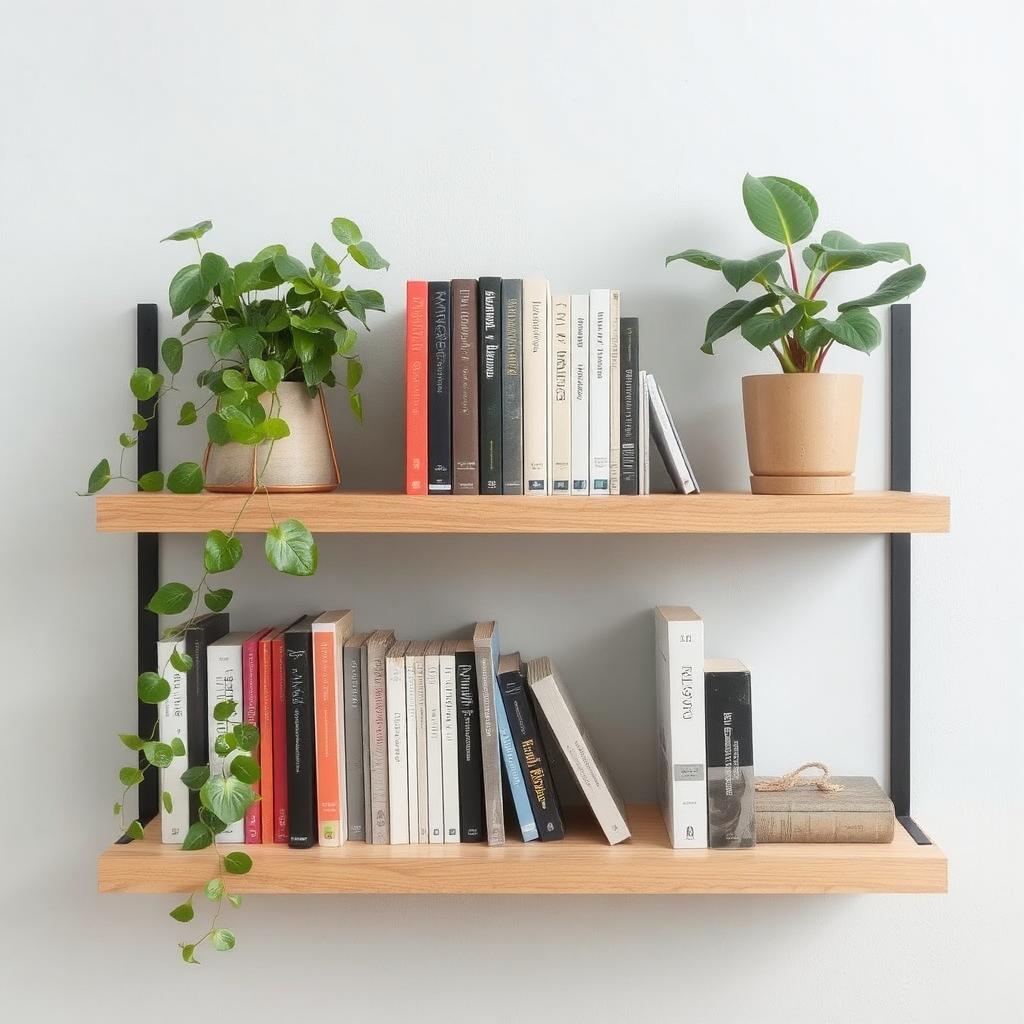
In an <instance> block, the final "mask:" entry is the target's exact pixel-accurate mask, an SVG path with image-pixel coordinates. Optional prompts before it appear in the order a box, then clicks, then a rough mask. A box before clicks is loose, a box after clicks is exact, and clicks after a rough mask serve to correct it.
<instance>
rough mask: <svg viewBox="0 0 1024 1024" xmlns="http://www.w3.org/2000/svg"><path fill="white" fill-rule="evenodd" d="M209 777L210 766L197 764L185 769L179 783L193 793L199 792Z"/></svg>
mask: <svg viewBox="0 0 1024 1024" xmlns="http://www.w3.org/2000/svg"><path fill="white" fill-rule="evenodd" d="M209 777H210V766H209V765H208V764H197V765H194V766H193V767H192V768H186V769H185V770H184V771H183V772H182V773H181V781H182V782H183V783H184V784H185V785H186V786H187V787H188V788H189V789H191V790H192V791H193V792H198V791H199V790H201V789H202V788H203V786H204V784H205V783H206V780H207V779H208V778H209Z"/></svg>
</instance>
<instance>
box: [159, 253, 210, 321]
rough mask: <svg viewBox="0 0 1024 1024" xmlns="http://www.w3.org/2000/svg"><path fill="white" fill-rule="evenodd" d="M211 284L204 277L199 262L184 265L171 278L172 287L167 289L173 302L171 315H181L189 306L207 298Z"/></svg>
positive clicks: (168, 295)
mask: <svg viewBox="0 0 1024 1024" xmlns="http://www.w3.org/2000/svg"><path fill="white" fill-rule="evenodd" d="M209 291H210V286H209V285H208V284H207V282H206V280H205V279H204V278H203V272H202V271H201V270H200V269H199V264H198V263H191V264H189V265H188V266H187V267H182V268H181V270H179V271H178V272H177V273H176V274H175V275H174V277H172V278H171V284H170V287H169V288H168V290H167V298H168V299H169V301H170V303H171V315H172V316H181V314H182V313H184V312H185V310H186V309H188V308H189V306H194V305H195V304H196V303H197V302H199V301H201V300H202V299H205V298H206V296H207V294H208V292H209Z"/></svg>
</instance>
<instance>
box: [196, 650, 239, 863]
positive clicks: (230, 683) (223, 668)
mask: <svg viewBox="0 0 1024 1024" xmlns="http://www.w3.org/2000/svg"><path fill="white" fill-rule="evenodd" d="M226 639H227V640H228V642H226V643H223V644H218V643H215V644H210V646H209V647H207V649H206V670H207V677H206V686H207V691H206V692H207V699H208V705H209V715H210V775H211V777H216V776H218V775H220V774H221V773H222V772H225V771H227V769H228V768H229V766H230V765H231V762H232V761H233V760H234V759H235V757H236V756H237V755H238V753H239V751H238V750H237V749H236V750H232V751H231V752H230V753H229V754H227V755H221V754H218V753H217V750H216V742H217V737H218V736H224V735H226V734H227V733H228V732H230V731H231V730H232V729H233V728H234V727H235V725H237V724H238V723H239V722H241V720H242V644H241V642H238V643H234V642H231V640H230V637H228V638H226ZM227 700H233V701H234V702H235V703H236V704H237V705H238V707H237V709H236V711H235V713H234V714H233V715H232V716H231V720H230V721H227V722H218V721H217V720H216V719H215V718H214V717H213V709H214V708H215V707H216V706H217V705H218V704H220V703H221V702H222V701H227ZM217 842H218V843H244V842H245V822H244V820H242V821H233V822H231V824H230V825H228V827H227V828H226V829H224V831H223V832H221V833H219V834H218V836H217Z"/></svg>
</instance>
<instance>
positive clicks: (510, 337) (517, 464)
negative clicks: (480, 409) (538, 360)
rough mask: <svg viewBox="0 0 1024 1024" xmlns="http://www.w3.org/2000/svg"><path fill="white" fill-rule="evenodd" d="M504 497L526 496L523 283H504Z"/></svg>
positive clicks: (502, 384) (502, 304)
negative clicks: (524, 466) (524, 492)
mask: <svg viewBox="0 0 1024 1024" xmlns="http://www.w3.org/2000/svg"><path fill="white" fill-rule="evenodd" d="M501 355H502V375H501V464H502V474H501V476H502V480H501V491H502V494H522V493H523V282H522V281H519V280H515V281H507V280H506V281H502V282H501Z"/></svg>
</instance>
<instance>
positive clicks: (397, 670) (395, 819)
mask: <svg viewBox="0 0 1024 1024" xmlns="http://www.w3.org/2000/svg"><path fill="white" fill-rule="evenodd" d="M407 646H408V644H405V643H397V644H395V645H394V646H393V647H391V648H390V649H389V650H388V654H387V659H386V661H385V672H386V683H385V685H386V687H387V691H386V692H387V715H388V841H389V842H391V843H392V844H400V843H408V842H409V751H408V743H409V738H408V735H407V730H406V725H407V722H408V710H407V704H406V700H407V698H406V684H405V649H406V647H407ZM413 731H414V732H415V729H414V730H413Z"/></svg>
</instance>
